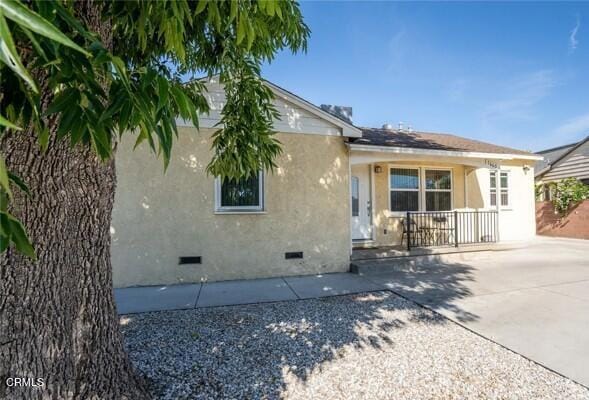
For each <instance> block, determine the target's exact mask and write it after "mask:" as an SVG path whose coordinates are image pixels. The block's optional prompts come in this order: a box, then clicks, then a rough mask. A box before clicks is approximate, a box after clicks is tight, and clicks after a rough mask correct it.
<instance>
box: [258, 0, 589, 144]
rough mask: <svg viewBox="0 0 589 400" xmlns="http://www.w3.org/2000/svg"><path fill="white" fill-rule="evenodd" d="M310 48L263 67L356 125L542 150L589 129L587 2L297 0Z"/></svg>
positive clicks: (574, 138)
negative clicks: (342, 109) (339, 109)
mask: <svg viewBox="0 0 589 400" xmlns="http://www.w3.org/2000/svg"><path fill="white" fill-rule="evenodd" d="M301 9H302V12H303V16H304V19H305V22H306V23H307V25H309V27H310V28H311V31H312V32H311V37H310V40H309V46H308V51H307V53H306V54H300V53H299V54H296V55H292V54H291V53H290V52H288V51H284V52H281V53H280V54H278V56H277V58H276V59H275V60H274V61H273V62H272V63H271V64H269V65H265V66H264V68H263V70H262V71H263V76H264V77H265V78H266V79H268V80H270V81H271V82H274V83H276V84H278V85H279V86H281V87H283V88H285V89H287V90H290V91H292V92H294V93H295V94H297V95H299V96H301V97H302V98H304V99H306V100H308V101H310V102H312V103H314V104H317V105H319V104H334V105H344V106H351V107H353V118H354V124H355V125H357V126H368V127H380V126H382V125H383V124H384V123H392V124H394V125H395V126H397V124H398V123H399V122H401V121H402V122H403V123H404V125H405V126H407V125H411V127H412V128H413V129H415V130H422V131H430V132H445V133H453V134H456V135H460V136H466V137H469V138H474V139H479V140H483V141H487V142H492V143H495V144H500V145H504V146H510V147H515V148H518V149H522V150H531V151H538V150H543V149H546V148H549V147H555V146H559V145H563V144H568V143H572V142H575V141H579V140H580V139H582V138H584V137H586V136H589V2H587V3H530V2H524V3H482V2H471V3H457V2H452V3H435V2H428V3H393V2H370V1H363V2H343V1H341V2H333V1H330V2H327V1H321V2H301Z"/></svg>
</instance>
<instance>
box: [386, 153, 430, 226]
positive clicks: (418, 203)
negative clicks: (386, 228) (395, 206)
mask: <svg viewBox="0 0 589 400" xmlns="http://www.w3.org/2000/svg"><path fill="white" fill-rule="evenodd" d="M393 168H396V169H414V170H416V171H417V189H395V188H392V187H391V169H393ZM421 172H422V171H421V168H420V167H415V166H412V165H396V164H389V165H388V169H387V180H388V181H389V183H388V186H389V192H388V193H387V195H388V196H387V197H388V198H389V199H388V203H389V213H390V215H392V216H403V215H407V211H393V210H392V204H391V192H393V191H394V192H418V193H419V194H418V195H417V209H418V211H421V204H422V203H423V201H422V194H421Z"/></svg>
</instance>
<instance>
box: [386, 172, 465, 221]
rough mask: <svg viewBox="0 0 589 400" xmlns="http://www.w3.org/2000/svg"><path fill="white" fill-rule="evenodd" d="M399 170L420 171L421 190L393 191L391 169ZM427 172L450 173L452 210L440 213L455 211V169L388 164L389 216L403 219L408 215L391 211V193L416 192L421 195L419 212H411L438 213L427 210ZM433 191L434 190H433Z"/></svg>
mask: <svg viewBox="0 0 589 400" xmlns="http://www.w3.org/2000/svg"><path fill="white" fill-rule="evenodd" d="M394 168H398V169H415V170H417V171H418V178H419V181H418V187H419V189H417V190H416V189H393V188H392V187H391V169H394ZM426 170H435V171H450V187H451V189H450V205H451V208H450V210H448V211H440V212H449V211H452V210H454V167H436V166H430V165H419V166H414V165H403V164H388V169H387V174H388V176H387V180H388V188H389V191H388V200H387V201H388V212H389V215H390V216H392V217H402V216H405V215H407V211H392V209H391V206H392V204H391V191H392V190H396V191H401V192H402V191H416V192H418V193H419V195H418V210H417V211H411V212H436V211H427V210H425V208H426V204H425V203H426V199H425V171H426ZM437 190H438V191H448V189H437ZM432 191H433V189H432Z"/></svg>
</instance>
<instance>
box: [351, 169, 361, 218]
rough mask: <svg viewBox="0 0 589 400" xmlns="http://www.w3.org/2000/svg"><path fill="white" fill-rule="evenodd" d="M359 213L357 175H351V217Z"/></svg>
mask: <svg viewBox="0 0 589 400" xmlns="http://www.w3.org/2000/svg"><path fill="white" fill-rule="evenodd" d="M359 215H360V187H359V180H358V177H357V176H353V177H352V217H357V216H359Z"/></svg>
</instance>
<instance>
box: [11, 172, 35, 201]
mask: <svg viewBox="0 0 589 400" xmlns="http://www.w3.org/2000/svg"><path fill="white" fill-rule="evenodd" d="M8 179H10V181H11V182H12V183H14V184H15V185H16V186H18V187H19V189H20V190H22V191H23V192H25V194H26V195H27V196H30V195H31V191H30V190H29V187H28V186H27V184H26V183H25V181H23V180H22V179H21V178H20V177H19V176H17V175H15V174H13V173H12V172H8Z"/></svg>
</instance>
